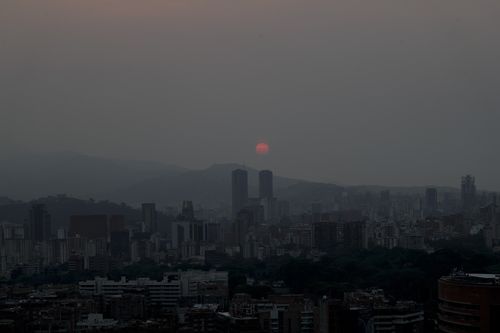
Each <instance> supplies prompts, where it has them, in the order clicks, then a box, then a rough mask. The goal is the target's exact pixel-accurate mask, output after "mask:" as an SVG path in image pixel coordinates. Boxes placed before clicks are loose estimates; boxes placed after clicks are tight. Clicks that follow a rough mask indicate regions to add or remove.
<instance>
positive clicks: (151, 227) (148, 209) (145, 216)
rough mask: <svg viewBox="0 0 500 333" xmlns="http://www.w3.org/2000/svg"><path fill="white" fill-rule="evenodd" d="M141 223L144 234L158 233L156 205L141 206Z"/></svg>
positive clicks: (144, 204)
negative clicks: (143, 227)
mask: <svg viewBox="0 0 500 333" xmlns="http://www.w3.org/2000/svg"><path fill="white" fill-rule="evenodd" d="M142 221H143V223H144V226H145V229H146V230H145V231H146V232H150V233H155V232H157V231H158V219H157V216H156V205H155V204H154V203H143V204H142Z"/></svg>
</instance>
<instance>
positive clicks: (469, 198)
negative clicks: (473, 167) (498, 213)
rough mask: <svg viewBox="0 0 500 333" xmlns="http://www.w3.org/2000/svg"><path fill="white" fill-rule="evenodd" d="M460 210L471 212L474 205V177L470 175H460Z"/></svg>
mask: <svg viewBox="0 0 500 333" xmlns="http://www.w3.org/2000/svg"><path fill="white" fill-rule="evenodd" d="M461 198H462V210H463V211H464V212H471V211H472V210H473V209H474V207H475V205H476V179H475V178H474V177H473V176H471V175H466V176H464V177H462V186H461Z"/></svg>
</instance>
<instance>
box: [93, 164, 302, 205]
mask: <svg viewBox="0 0 500 333" xmlns="http://www.w3.org/2000/svg"><path fill="white" fill-rule="evenodd" d="M238 168H241V169H245V170H247V171H248V178H249V192H250V193H249V194H250V196H256V195H257V186H258V185H257V184H258V170H256V169H253V168H248V167H245V166H242V165H239V164H231V163H227V164H214V165H213V166H211V167H209V168H207V169H203V170H190V171H186V172H183V173H180V174H177V175H167V174H166V175H163V176H159V177H155V178H151V179H147V180H145V181H142V182H138V183H136V184H133V185H131V186H128V187H124V188H121V189H119V190H117V191H114V192H110V193H106V194H102V196H103V197H107V198H113V199H114V200H117V201H124V202H130V203H133V204H137V203H140V202H141V201H156V202H160V203H162V204H178V203H179V202H181V201H182V200H186V199H190V200H193V201H194V202H195V203H202V204H204V205H209V206H220V205H221V204H226V205H227V204H229V203H230V201H231V172H232V171H233V170H234V169H238ZM301 183H306V182H305V181H301V180H295V179H290V178H284V177H279V176H275V177H274V186H275V189H276V192H277V193H283V192H286V189H287V188H288V187H290V186H292V185H296V184H301Z"/></svg>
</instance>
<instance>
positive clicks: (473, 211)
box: [0, 169, 500, 333]
mask: <svg viewBox="0 0 500 333" xmlns="http://www.w3.org/2000/svg"><path fill="white" fill-rule="evenodd" d="M227 178H228V180H230V184H231V185H230V186H231V194H232V197H231V198H228V203H230V205H229V204H228V205H227V206H225V207H222V208H220V209H213V208H207V209H205V208H203V207H201V206H200V205H198V206H196V204H195V203H193V202H192V201H190V200H185V201H183V202H182V203H180V207H179V208H178V209H177V207H167V208H165V209H163V210H162V209H160V208H158V207H157V206H156V205H155V203H143V204H142V205H141V206H140V209H139V210H135V209H133V208H132V207H128V206H125V205H124V204H122V205H121V207H122V208H123V207H127V209H129V210H132V211H137V212H138V215H136V216H139V218H133V217H132V218H131V217H130V215H128V216H127V215H126V214H115V213H111V212H107V211H106V210H105V208H99V209H101V211H100V213H99V214H80V212H79V211H78V210H74V211H70V212H69V219H68V220H67V221H64V224H63V225H59V226H57V227H56V226H55V225H54V224H53V223H52V218H51V206H53V205H55V203H58V205H59V206H61V205H63V206H64V205H67V206H70V202H72V203H74V201H78V200H77V199H72V198H68V197H66V196H64V195H60V196H57V197H49V198H46V199H40V200H37V201H34V202H33V203H31V206H30V209H29V211H26V212H25V219H24V221H9V220H4V221H2V222H1V224H0V226H1V228H0V235H1V237H0V241H1V243H0V244H1V247H0V251H1V252H0V253H1V274H2V284H1V289H0V327H1V330H2V332H86V331H95V330H98V331H124V332H127V331H130V332H134V331H143V330H144V331H163V332H297V333H298V332H318V333H326V332H347V333H348V332H395V333H396V332H413V333H420V332H434V331H435V332H497V331H498V329H500V326H499V325H500V324H499V322H498V319H497V318H496V317H495V316H494V315H493V314H494V313H496V312H495V311H497V310H498V307H499V305H498V304H497V301H498V299H499V298H498V297H500V282H499V281H500V279H499V276H498V275H495V273H500V267H499V264H498V262H499V261H498V260H499V257H498V256H497V255H496V254H495V251H497V250H498V249H499V246H500V234H499V232H500V209H499V208H498V205H497V199H496V198H497V194H496V193H494V192H485V191H479V190H477V189H476V185H475V178H474V177H473V176H472V175H466V176H464V177H462V179H461V183H460V190H459V191H450V192H440V191H438V189H437V188H433V187H429V188H426V189H425V191H424V192H423V193H414V194H401V193H393V192H391V191H390V190H389V189H385V190H382V191H380V192H379V193H374V192H362V193H361V192H353V191H348V190H347V189H346V190H344V191H341V192H340V193H339V194H338V195H336V196H334V197H331V198H325V200H322V201H318V202H310V203H303V205H301V206H300V207H307V206H309V208H307V209H297V207H292V206H291V204H290V202H288V201H286V200H280V198H278V197H276V195H275V193H274V180H273V178H274V177H273V172H272V171H270V170H262V171H260V172H259V173H258V184H257V185H258V186H257V187H258V193H257V194H256V196H255V197H251V196H249V180H248V172H247V170H245V169H235V170H233V171H232V173H231V174H228V175H227ZM228 184H229V181H228ZM80 201H81V202H84V201H82V200H80ZM93 204H94V205H95V204H96V203H95V202H93V201H90V202H86V205H93ZM109 204H110V203H109ZM10 205H12V203H11V204H10ZM110 205H111V204H110ZM8 206H9V203H7V202H5V203H3V205H2V206H0V212H3V213H5V211H6V207H8ZM110 210H111V211H115V210H116V208H113V209H110Z"/></svg>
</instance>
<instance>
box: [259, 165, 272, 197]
mask: <svg viewBox="0 0 500 333" xmlns="http://www.w3.org/2000/svg"><path fill="white" fill-rule="evenodd" d="M259 198H260V199H268V200H269V199H272V198H274V191H273V172H272V171H270V170H262V171H260V172H259Z"/></svg>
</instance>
